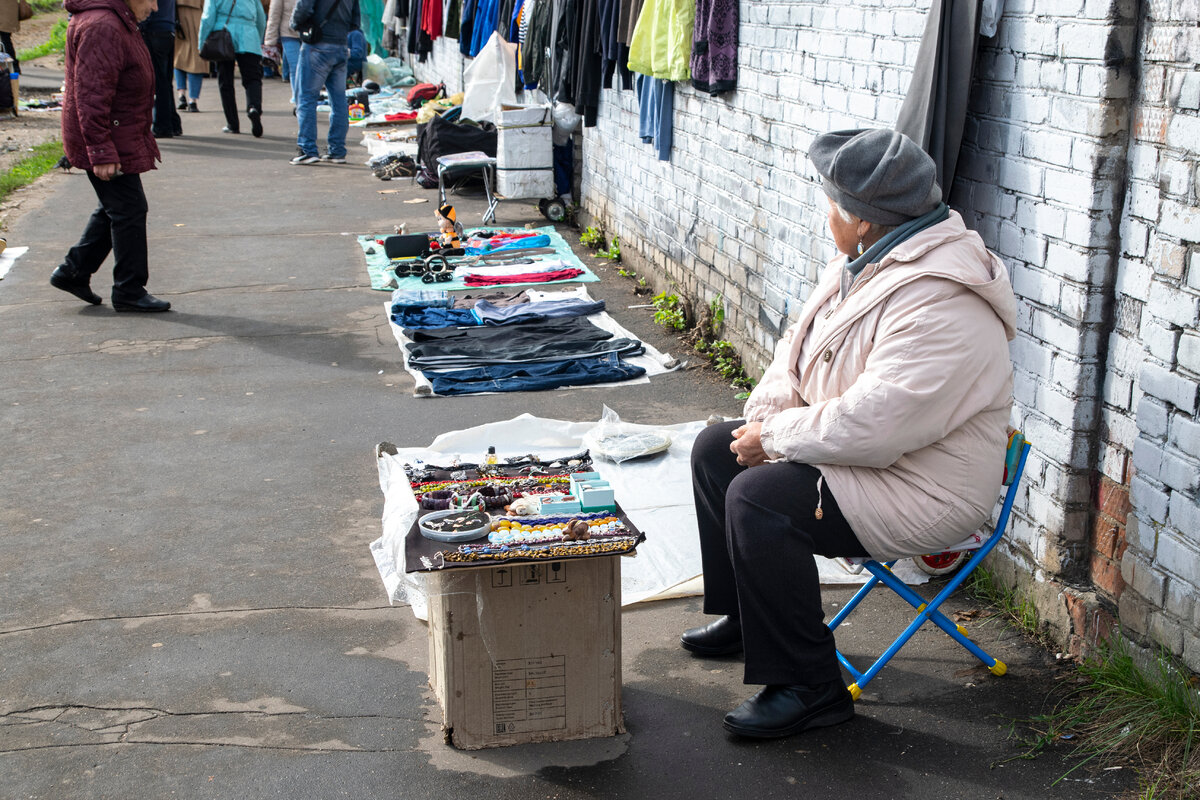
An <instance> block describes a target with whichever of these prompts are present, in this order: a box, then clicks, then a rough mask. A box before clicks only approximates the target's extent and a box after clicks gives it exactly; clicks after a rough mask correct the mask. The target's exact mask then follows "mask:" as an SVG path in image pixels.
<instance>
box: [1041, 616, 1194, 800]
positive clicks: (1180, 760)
mask: <svg viewBox="0 0 1200 800" xmlns="http://www.w3.org/2000/svg"><path fill="white" fill-rule="evenodd" d="M1139 662H1141V663H1139ZM1077 677H1078V684H1079V685H1078V686H1077V687H1076V688H1075V689H1074V690H1072V691H1071V692H1070V694H1068V695H1067V696H1066V697H1065V698H1064V699H1063V700H1062V701H1060V702H1059V703H1058V704H1057V706H1056V707H1055V708H1054V710H1053V711H1052V712H1051V713H1049V714H1047V715H1044V716H1042V717H1039V718H1037V719H1035V720H1034V721H1033V722H1034V725H1035V728H1040V731H1039V732H1040V733H1041V736H1040V737H1039V741H1041V742H1048V741H1051V740H1056V739H1063V738H1071V739H1074V740H1076V741H1078V743H1079V744H1078V746H1077V747H1078V749H1077V751H1076V756H1077V757H1078V758H1079V763H1078V764H1076V765H1075V766H1074V767H1072V768H1071V770H1070V771H1069V772H1067V773H1066V775H1063V776H1062V777H1063V778H1066V777H1067V775H1070V774H1071V772H1074V771H1075V770H1077V769H1079V768H1080V767H1084V766H1085V765H1092V766H1095V767H1097V768H1100V769H1103V768H1106V767H1114V766H1128V767H1132V768H1133V769H1134V770H1135V771H1136V773H1137V776H1138V786H1139V788H1138V795H1137V797H1138V798H1140V800H1183V798H1195V797H1196V796H1197V794H1196V792H1197V788H1196V787H1197V786H1198V785H1200V694H1198V692H1197V689H1196V686H1195V679H1194V678H1193V677H1191V676H1190V673H1189V672H1188V670H1187V669H1185V668H1183V667H1181V666H1180V665H1179V664H1178V663H1177V662H1176V661H1175V659H1173V658H1172V657H1171V655H1170V654H1169V653H1167V652H1166V651H1163V650H1159V651H1158V652H1156V653H1155V654H1154V655H1153V656H1152V657H1151V658H1150V659H1148V660H1144V659H1143V660H1139V659H1138V658H1137V657H1135V653H1134V652H1133V649H1132V646H1131V645H1130V644H1129V641H1128V640H1127V639H1126V638H1125V637H1124V636H1122V635H1121V634H1120V633H1119V632H1115V633H1114V634H1113V635H1112V636H1111V637H1110V638H1109V639H1108V640H1107V641H1106V642H1102V643H1101V644H1100V645H1099V646H1098V647H1097V648H1096V651H1095V652H1094V653H1093V655H1092V657H1091V658H1089V659H1088V660H1087V661H1085V662H1084V663H1082V664H1080V665H1079V668H1078V676H1077ZM1059 780H1062V778H1060V779H1059Z"/></svg>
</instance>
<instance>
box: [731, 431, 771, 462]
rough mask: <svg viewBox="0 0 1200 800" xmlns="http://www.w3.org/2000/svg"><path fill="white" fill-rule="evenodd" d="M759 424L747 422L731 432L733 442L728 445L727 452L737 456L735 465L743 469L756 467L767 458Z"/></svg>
mask: <svg viewBox="0 0 1200 800" xmlns="http://www.w3.org/2000/svg"><path fill="white" fill-rule="evenodd" d="M761 433H762V423H761V422H747V423H746V424H745V425H743V426H741V427H740V428H735V429H734V431H733V441H732V442H730V443H729V451H730V452H731V453H733V454H734V455H736V456H737V463H739V464H741V465H742V466H744V467H756V466H758V465H759V464H762V463H764V462H766V461H767V460H768V458H769V456H767V452H766V451H765V450H763V447H762V440H761V438H760V435H761Z"/></svg>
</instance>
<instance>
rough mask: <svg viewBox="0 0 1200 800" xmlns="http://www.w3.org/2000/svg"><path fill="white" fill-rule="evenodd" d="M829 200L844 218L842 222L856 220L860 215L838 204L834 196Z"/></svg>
mask: <svg viewBox="0 0 1200 800" xmlns="http://www.w3.org/2000/svg"><path fill="white" fill-rule="evenodd" d="M829 202H831V203H833V208H834V210H836V211H837V214H838V216H839V217H841V218H842V222H854V220H856V219H858V217H856V216H854V215H853V214H851V213H850V212H849V211H847V210H846V209H844V208H842V207H841V206H840V205H838V203H837V201H836V200H834V199H833V198H832V197H831V198H829Z"/></svg>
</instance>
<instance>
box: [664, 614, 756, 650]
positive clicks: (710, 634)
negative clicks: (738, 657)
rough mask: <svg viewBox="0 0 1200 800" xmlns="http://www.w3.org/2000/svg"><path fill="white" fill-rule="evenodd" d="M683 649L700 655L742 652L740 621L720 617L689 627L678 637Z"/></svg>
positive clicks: (734, 618)
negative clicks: (702, 624) (701, 624)
mask: <svg viewBox="0 0 1200 800" xmlns="http://www.w3.org/2000/svg"><path fill="white" fill-rule="evenodd" d="M679 643H680V644H681V645H683V649H684V650H691V651H692V652H693V653H697V654H699V655H702V656H728V655H733V654H734V653H740V652H742V621H741V620H740V619H738V618H737V617H721V618H720V619H718V620H717V621H716V622H710V623H709V624H707V625H705V626H703V627H701V628H691V629H689V630H686V631H684V632H683V636H680V637H679Z"/></svg>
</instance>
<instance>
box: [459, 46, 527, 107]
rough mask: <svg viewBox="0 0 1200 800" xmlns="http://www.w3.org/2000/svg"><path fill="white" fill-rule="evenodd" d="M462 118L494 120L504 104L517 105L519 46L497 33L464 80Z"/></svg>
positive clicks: (480, 53)
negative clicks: (497, 111)
mask: <svg viewBox="0 0 1200 800" xmlns="http://www.w3.org/2000/svg"><path fill="white" fill-rule="evenodd" d="M463 80H464V82H465V84H466V89H465V93H464V96H463V105H462V118H463V119H473V120H475V121H476V122H482V121H483V120H489V121H490V120H493V119H494V118H495V114H496V110H497V109H498V108H499V106H500V104H501V103H508V104H513V105H515V104H516V102H517V90H516V85H517V46H516V45H515V44H509V43H508V42H506V41H504V39H502V38H500V34H499V33H493V34H492V37H491V38H490V39H488V41H487V44H485V45H484V46H483V49H482V50H480V51H479V55H477V56H475V60H474V61H472V62H471V65H470V66H469V67H467V71H466V74H465V75H464V76H463Z"/></svg>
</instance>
